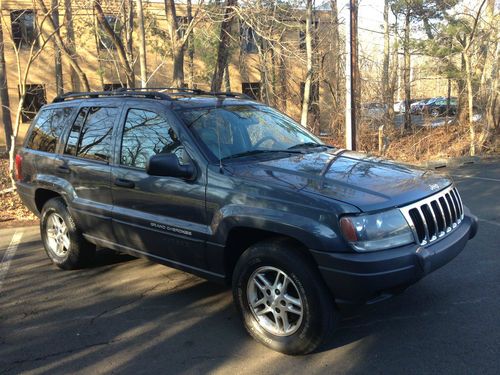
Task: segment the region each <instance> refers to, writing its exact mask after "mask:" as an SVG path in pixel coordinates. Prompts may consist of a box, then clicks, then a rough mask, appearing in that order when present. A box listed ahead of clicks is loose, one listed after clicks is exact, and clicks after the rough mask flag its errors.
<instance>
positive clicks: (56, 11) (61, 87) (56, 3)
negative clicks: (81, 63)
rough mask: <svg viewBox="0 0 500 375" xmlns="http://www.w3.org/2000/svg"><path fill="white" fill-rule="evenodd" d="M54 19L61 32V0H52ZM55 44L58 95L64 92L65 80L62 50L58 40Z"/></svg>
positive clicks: (57, 28) (55, 25)
mask: <svg viewBox="0 0 500 375" xmlns="http://www.w3.org/2000/svg"><path fill="white" fill-rule="evenodd" d="M51 6H52V21H53V22H54V27H55V28H56V32H57V34H59V0H52V4H51ZM53 45H54V70H55V76H56V91H57V95H62V94H63V93H64V81H63V71H62V62H61V50H60V49H59V46H58V45H57V42H56V41H55V40H54V41H53Z"/></svg>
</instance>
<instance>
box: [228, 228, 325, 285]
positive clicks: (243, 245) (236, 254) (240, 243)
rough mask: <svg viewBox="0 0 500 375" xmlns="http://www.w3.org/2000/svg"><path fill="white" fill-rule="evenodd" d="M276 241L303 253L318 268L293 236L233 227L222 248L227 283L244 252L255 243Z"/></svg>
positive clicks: (309, 254) (307, 250)
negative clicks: (280, 241)
mask: <svg viewBox="0 0 500 375" xmlns="http://www.w3.org/2000/svg"><path fill="white" fill-rule="evenodd" d="M278 239H280V240H284V241H287V242H288V243H289V244H290V246H292V247H293V248H295V249H298V250H299V251H300V252H301V253H303V254H304V255H305V256H306V257H307V258H308V260H310V261H311V263H312V264H313V265H314V266H315V267H317V266H318V265H317V263H316V261H315V260H314V258H313V256H312V254H311V253H310V252H309V248H308V246H307V245H306V244H305V243H304V242H303V241H301V240H300V239H299V238H296V237H295V236H292V235H290V234H288V233H282V232H277V231H270V230H264V229H260V228H255V227H250V226H235V227H233V228H231V230H230V231H229V233H228V236H227V241H226V246H225V247H224V271H225V275H226V279H227V281H228V283H231V280H232V276H233V271H234V268H235V266H236V263H237V262H238V260H239V259H240V257H241V255H242V254H243V253H244V252H245V250H247V249H248V248H249V247H250V246H252V245H254V244H256V243H259V242H262V241H266V240H278Z"/></svg>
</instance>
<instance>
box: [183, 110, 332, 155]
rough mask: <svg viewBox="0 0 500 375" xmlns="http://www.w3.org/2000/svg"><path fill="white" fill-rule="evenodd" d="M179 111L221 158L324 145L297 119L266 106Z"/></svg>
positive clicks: (185, 120)
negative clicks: (296, 120) (294, 119)
mask: <svg viewBox="0 0 500 375" xmlns="http://www.w3.org/2000/svg"><path fill="white" fill-rule="evenodd" d="M178 113H179V114H180V116H181V118H182V119H183V120H184V122H185V124H186V125H187V127H188V128H190V129H191V130H192V131H193V132H194V133H196V134H197V136H198V137H199V138H200V139H201V141H202V142H203V143H204V144H205V145H206V146H207V148H208V149H209V150H210V152H211V153H212V154H213V156H214V157H215V158H217V159H228V158H231V157H238V156H247V155H254V154H257V153H279V152H291V150H294V149H295V151H296V149H297V148H300V147H304V148H310V147H317V146H319V145H322V142H321V141H320V140H319V139H317V138H316V137H315V136H313V135H312V134H310V133H309V132H307V131H306V130H305V129H304V128H302V127H301V126H300V125H299V124H297V123H296V122H295V121H293V120H292V119H290V118H288V117H286V116H285V115H283V114H281V113H280V112H278V111H276V110H274V109H272V108H270V107H266V106H260V105H231V106H222V107H217V108H197V109H189V110H180V111H179V112H178Z"/></svg>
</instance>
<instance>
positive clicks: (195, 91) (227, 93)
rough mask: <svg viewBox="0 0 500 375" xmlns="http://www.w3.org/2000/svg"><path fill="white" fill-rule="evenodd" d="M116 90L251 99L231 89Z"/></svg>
mask: <svg viewBox="0 0 500 375" xmlns="http://www.w3.org/2000/svg"><path fill="white" fill-rule="evenodd" d="M116 91H118V92H144V91H156V92H167V91H169V94H170V95H182V94H193V95H212V96H227V97H233V98H243V99H252V98H251V97H250V96H248V95H247V94H243V93H241V92H232V91H205V90H201V89H190V88H187V87H144V88H127V87H121V88H119V89H117V90H116Z"/></svg>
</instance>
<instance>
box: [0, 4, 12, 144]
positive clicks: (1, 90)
mask: <svg viewBox="0 0 500 375" xmlns="http://www.w3.org/2000/svg"><path fill="white" fill-rule="evenodd" d="M2 10H3V9H2V7H0V12H1V11H2ZM0 105H1V106H2V123H3V129H4V134H5V144H6V151H7V152H8V151H9V150H10V148H11V137H12V120H11V117H10V99H9V86H8V84H7V69H6V66H5V45H4V38H3V27H2V22H1V20H0Z"/></svg>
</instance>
